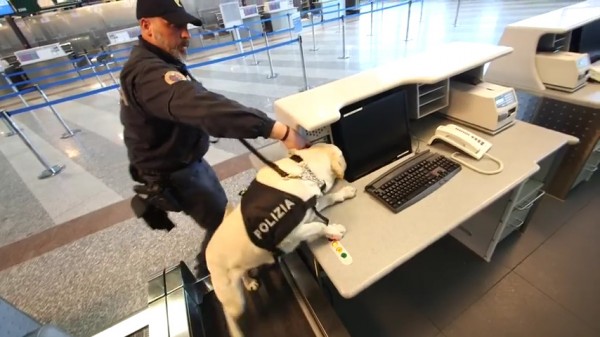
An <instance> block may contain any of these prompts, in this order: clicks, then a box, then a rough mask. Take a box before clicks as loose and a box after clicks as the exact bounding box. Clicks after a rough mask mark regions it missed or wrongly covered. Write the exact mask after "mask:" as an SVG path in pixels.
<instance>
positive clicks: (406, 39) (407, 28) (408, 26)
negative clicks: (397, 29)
mask: <svg viewBox="0 0 600 337" xmlns="http://www.w3.org/2000/svg"><path fill="white" fill-rule="evenodd" d="M411 9H412V0H410V1H409V2H408V14H407V18H406V38H405V39H404V41H408V31H409V30H410V12H411Z"/></svg>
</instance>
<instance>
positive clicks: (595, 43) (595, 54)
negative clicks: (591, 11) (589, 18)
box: [570, 20, 600, 62]
mask: <svg viewBox="0 0 600 337" xmlns="http://www.w3.org/2000/svg"><path fill="white" fill-rule="evenodd" d="M570 51H573V52H576V53H588V54H589V55H590V59H591V60H592V62H595V61H597V60H598V59H600V20H596V21H593V22H590V23H588V24H587V25H585V26H583V27H580V28H577V29H575V30H573V31H572V33H571V46H570Z"/></svg>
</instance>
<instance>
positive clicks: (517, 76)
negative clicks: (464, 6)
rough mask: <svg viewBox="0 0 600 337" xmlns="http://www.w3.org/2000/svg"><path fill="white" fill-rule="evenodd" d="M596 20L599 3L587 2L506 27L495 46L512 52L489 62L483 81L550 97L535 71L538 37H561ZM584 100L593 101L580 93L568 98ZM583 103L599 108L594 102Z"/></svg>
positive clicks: (590, 0)
mask: <svg viewBox="0 0 600 337" xmlns="http://www.w3.org/2000/svg"><path fill="white" fill-rule="evenodd" d="M596 20H600V0H588V1H583V2H580V3H577V4H574V5H571V6H567V7H564V8H560V9H557V10H554V11H551V12H548V13H545V14H541V15H537V16H534V17H531V18H528V19H525V20H522V21H519V22H515V23H512V24H510V25H507V26H506V28H505V29H504V32H503V33H502V37H501V38H500V41H499V42H498V44H500V45H503V46H510V47H512V48H514V52H513V53H511V54H510V55H508V56H506V57H503V58H500V59H497V60H495V61H493V62H491V63H490V66H489V68H488V69H487V72H486V74H485V76H484V79H485V80H486V81H488V82H492V83H497V84H500V85H504V86H509V87H513V88H515V89H522V90H527V91H533V92H536V93H540V94H542V95H548V96H550V95H553V94H554V90H551V91H550V90H546V86H545V85H544V84H543V83H542V81H541V79H540V76H539V75H538V72H537V67H536V61H535V56H536V54H537V46H538V43H539V41H540V38H541V37H542V36H544V35H545V34H549V33H555V34H564V33H567V32H570V31H572V30H573V29H576V28H579V27H582V26H585V25H586V24H588V23H591V22H593V21H596ZM565 98H567V97H566V96H565ZM587 98H591V99H594V97H593V96H592V97H590V96H589V95H588V96H586V95H579V94H576V95H575V96H573V97H568V99H570V100H573V101H582V100H585V99H587ZM582 104H583V105H588V106H595V107H597V106H598V104H597V102H587V103H586V102H583V103H582Z"/></svg>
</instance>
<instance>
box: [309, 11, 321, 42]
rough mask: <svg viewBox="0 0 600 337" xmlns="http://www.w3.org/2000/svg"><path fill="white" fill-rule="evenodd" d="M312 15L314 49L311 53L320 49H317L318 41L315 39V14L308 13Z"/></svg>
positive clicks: (311, 25)
mask: <svg viewBox="0 0 600 337" xmlns="http://www.w3.org/2000/svg"><path fill="white" fill-rule="evenodd" d="M308 14H309V15H310V28H311V29H312V40H313V48H312V49H311V50H310V51H317V50H319V48H317V40H316V39H315V20H314V17H315V15H314V13H313V12H310V13H308Z"/></svg>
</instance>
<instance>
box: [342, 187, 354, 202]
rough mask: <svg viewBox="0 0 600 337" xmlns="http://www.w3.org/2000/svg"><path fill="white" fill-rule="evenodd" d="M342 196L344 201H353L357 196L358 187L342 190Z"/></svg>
mask: <svg viewBox="0 0 600 337" xmlns="http://www.w3.org/2000/svg"><path fill="white" fill-rule="evenodd" d="M340 194H341V195H342V196H344V200H346V199H351V198H354V197H355V196H356V187H354V186H344V187H343V188H342V189H341V190H340Z"/></svg>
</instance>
